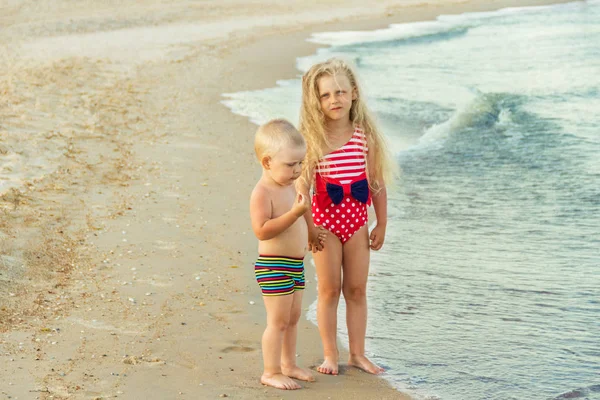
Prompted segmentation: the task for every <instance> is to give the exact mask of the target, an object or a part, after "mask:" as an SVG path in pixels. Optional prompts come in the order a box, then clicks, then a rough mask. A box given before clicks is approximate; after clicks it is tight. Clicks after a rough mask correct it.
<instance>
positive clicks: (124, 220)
mask: <svg viewBox="0 0 600 400" xmlns="http://www.w3.org/2000/svg"><path fill="white" fill-rule="evenodd" d="M392 3H394V2H388V3H386V6H389V7H392V8H388V9H385V10H384V11H381V10H377V11H371V14H370V15H366V16H361V17H357V16H356V14H357V13H358V12H359V11H360V10H361V9H360V8H358V4H359V3H357V2H355V3H352V4H349V5H346V6H345V7H347V8H346V9H345V11H344V12H339V18H342V20H338V21H334V22H331V21H329V22H328V21H325V19H326V18H323V17H321V20H319V17H317V16H315V17H313V19H312V20H310V18H308V17H304V18H305V19H306V20H307V21H308V22H303V24H304V25H305V26H304V27H301V26H299V24H297V23H296V25H292V26H285V25H279V26H271V25H268V24H266V23H265V24H263V25H260V24H259V25H258V26H256V25H254V26H250V27H249V28H246V29H242V30H241V31H235V30H234V31H231V32H225V33H224V36H219V35H217V36H215V37H210V38H207V39H198V40H197V41H194V42H192V43H183V44H180V45H179V47H177V48H176V49H174V50H170V52H169V53H168V54H169V57H167V58H165V59H158V60H153V61H152V62H145V63H142V64H140V65H138V66H136V67H135V68H131V70H133V71H135V72H134V75H135V76H134V77H133V78H131V80H130V84H131V85H134V87H137V88H139V93H136V96H135V99H131V101H130V104H128V105H127V108H128V109H130V108H131V107H135V106H136V105H140V104H142V105H144V109H145V110H147V111H146V113H147V114H152V116H149V115H144V118H147V119H148V121H151V122H148V124H150V123H152V124H153V125H151V126H149V127H148V130H147V131H142V130H141V129H140V128H139V127H137V125H135V122H132V123H131V124H132V126H134V128H132V129H134V130H135V129H137V130H136V131H135V132H136V133H135V135H133V136H131V137H126V138H124V137H118V138H117V137H116V136H115V137H113V139H114V142H111V143H110V145H107V144H106V140H104V139H102V138H101V137H97V138H95V139H94V140H95V141H92V140H90V139H86V138H82V139H81V141H80V142H76V144H80V145H79V146H75V147H76V150H78V151H79V152H80V153H76V152H74V153H75V154H79V155H77V157H79V158H81V159H84V160H85V162H86V163H87V164H93V162H96V161H97V162H103V160H104V161H106V160H105V158H104V157H105V154H112V153H109V152H114V151H115V150H114V148H117V149H120V152H118V153H117V155H118V157H117V158H119V159H118V160H115V161H114V171H113V170H110V171H108V170H107V171H93V172H92V173H93V174H95V175H94V176H96V175H98V177H99V178H101V179H98V180H92V181H91V183H90V184H89V186H87V187H86V190H81V191H78V190H75V189H74V187H75V186H73V185H74V184H79V185H81V181H82V180H83V179H81V180H79V181H77V182H79V183H77V182H73V180H66V178H64V177H61V176H58V175H53V177H52V178H46V181H43V182H45V183H47V184H48V185H46V186H52V187H53V190H54V191H53V192H50V191H48V190H47V189H44V190H41V189H40V185H38V186H35V187H32V188H31V193H30V194H29V196H31V197H34V198H35V199H36V201H34V202H32V201H30V204H31V212H32V213H33V212H37V213H39V210H37V209H36V207H38V208H39V207H42V210H45V208H44V207H46V206H45V204H47V203H48V202H51V201H53V200H54V199H58V200H60V201H65V197H61V196H66V195H67V194H68V195H70V196H71V198H73V196H75V198H76V199H78V200H80V202H81V203H82V204H83V205H82V206H81V210H80V209H79V208H71V209H69V210H68V211H70V212H71V215H70V216H69V215H68V214H69V212H67V213H66V215H65V216H63V217H62V218H63V220H70V219H71V220H73V221H74V223H73V226H84V227H85V228H86V229H85V230H84V231H85V232H84V234H82V236H81V237H78V238H77V239H78V240H80V242H79V244H78V243H74V244H73V245H72V246H73V249H75V248H76V247H75V246H79V247H77V249H78V254H81V255H82V256H81V258H77V260H80V259H83V258H85V259H86V260H87V261H86V262H83V261H82V262H81V265H76V262H75V261H76V260H74V263H73V265H76V266H74V267H73V268H75V269H73V270H70V271H66V272H65V276H64V279H63V283H61V285H51V286H44V285H39V284H36V285H34V287H33V289H32V290H31V291H32V292H35V291H36V290H37V291H44V292H47V293H46V294H45V299H42V300H39V298H38V300H39V301H40V302H41V303H40V304H41V305H44V306H41V307H38V308H37V311H36V313H33V314H32V315H29V316H28V315H24V316H23V318H22V322H19V323H18V324H15V325H14V326H13V327H12V329H10V330H8V331H6V332H1V333H0V353H1V354H3V357H4V358H1V359H2V360H3V361H6V362H5V363H4V364H5V366H4V367H2V369H0V374H2V375H3V376H10V377H11V382H9V383H11V385H9V386H7V387H1V388H0V389H1V391H0V394H5V395H7V396H8V395H9V394H10V395H11V396H13V397H15V396H19V397H20V398H28V397H27V396H31V393H32V392H38V393H39V398H44V399H46V398H54V399H59V398H65V399H66V398H105V397H117V396H118V397H121V398H130V397H129V396H132V394H133V393H135V394H136V396H137V395H140V396H145V397H148V398H157V399H162V398H198V396H204V397H202V398H218V397H219V396H220V395H227V396H228V397H233V398H240V399H246V398H248V399H255V398H280V396H281V395H282V392H281V391H278V390H276V389H271V388H264V387H262V386H261V385H260V384H259V383H258V377H259V376H260V365H261V357H260V335H261V334H262V330H263V329H264V327H263V324H264V323H263V321H264V310H263V309H262V308H263V307H262V305H261V298H260V292H259V290H258V289H257V287H256V285H255V282H254V277H253V276H252V271H251V268H249V265H251V263H253V261H254V258H255V253H256V241H255V240H254V237H253V236H252V231H251V229H250V228H249V218H248V216H247V204H246V203H247V201H246V199H247V196H248V194H249V193H250V190H251V189H252V187H253V184H254V181H255V179H256V178H257V177H258V175H259V172H260V171H259V168H258V166H257V165H256V163H255V161H254V155H253V152H252V145H251V142H252V137H253V134H254V131H255V129H256V126H255V125H254V124H252V123H251V122H250V121H249V120H248V119H247V118H246V117H242V116H239V115H235V114H233V113H232V112H231V111H230V110H229V108H227V107H226V106H225V105H223V104H222V103H221V102H222V100H224V98H223V96H222V94H223V93H232V92H237V91H243V90H257V89H261V88H268V87H272V86H274V85H275V83H276V81H277V80H280V79H288V78H294V77H297V76H298V74H299V72H298V71H297V70H296V59H297V58H298V57H301V56H305V55H310V54H313V53H314V52H315V51H316V49H318V48H320V47H323V46H322V45H319V44H316V43H311V42H307V41H306V39H307V38H308V37H309V36H310V33H312V32H323V31H338V30H370V29H377V28H383V27H387V26H388V25H389V24H391V23H401V22H414V21H424V20H428V19H432V18H435V17H436V16H438V15H441V14H449V13H463V12H474V11H489V10H496V9H498V8H504V7H511V6H515V5H517V3H519V2H518V1H514V0H505V1H491V2H483V1H467V2H462V3H460V4H447V5H432V4H429V5H422V6H401V5H398V4H392ZM484 3H485V4H484ZM555 3H564V1H542V0H531V1H529V2H528V4H531V5H542V4H555ZM518 5H519V6H523V5H522V4H518ZM286 6H287V5H286ZM353 6H354V7H355V8H352V7H353ZM215 7H217V6H215ZM293 7H295V8H296V9H297V10H303V8H304V7H303V5H302V4H295V5H294V6H290V9H289V10H287V11H285V9H284V11H282V13H283V15H287V16H288V17H289V16H290V15H291V16H292V17H293V9H292V8H293ZM342 7H344V6H342ZM382 8H385V7H383V6H382ZM219 10H220V9H219ZM219 12H222V11H219ZM254 12H256V13H257V14H260V13H261V12H262V10H261V9H260V7H257V8H256V9H255V11H254ZM377 12H379V13H380V14H377ZM403 12H406V14H405V15H400V13H403ZM286 13H288V14H286ZM230 16H231V15H230V14H223V15H221V18H225V19H227V18H230ZM178 18H179V19H180V20H183V19H184V17H182V16H179V17H178ZM186 18H188V19H192V17H186ZM173 19H174V20H175V21H177V18H175V17H173ZM216 20H218V18H217V19H216ZM0 21H1V20H0ZM215 24H217V23H215ZM250 25H251V24H250ZM92 28H93V27H92ZM92 28H90V29H91V30H93V29H92ZM86 29H87V27H86ZM248 30H250V31H249V32H248ZM273 49H277V51H276V52H274V51H273ZM162 50H164V49H162ZM86 65H87V64H86ZM76 66H77V65H76ZM94 73H95V74H96V72H94ZM84 77H85V75H84ZM82 85H83V86H82V88H83V89H84V90H85V89H86V88H88V90H89V88H91V86H89V85H90V84H89V83H88V84H87V85H88V86H86V83H83V84H82ZM119 87H121V86H119ZM124 87H125V86H124ZM140 107H141V106H140ZM51 112H52V110H50V111H49V113H48V115H47V117H48V118H51V116H50V113H51ZM274 117H275V116H274ZM117 122H118V124H117ZM292 122H294V123H296V121H292ZM122 123H123V122H122V121H121V120H119V119H117V117H115V127H116V128H115V129H121V127H122ZM73 140H75V139H73V138H71V144H72V142H73ZM78 140H79V139H78ZM96 147H97V148H96ZM97 152H100V153H101V154H97ZM225 159H227V160H229V161H230V162H228V163H224V162H223V160H225ZM111 163H112V161H111ZM111 165H112V164H111ZM123 165H126V168H125V167H123ZM250 166H252V167H250ZM80 168H81V167H80V166H76V165H71V170H72V171H79V170H80ZM81 170H82V171H83V169H81ZM90 170H93V168H92V169H90ZM115 173H117V175H115ZM106 176H110V177H115V178H114V179H112V180H107V179H105V178H106ZM66 184H68V186H67V185H66ZM80 187H81V186H80ZM65 192H66V194H65ZM13 200H14V199H13ZM15 202H16V203H15V204H17V203H18V200H16V201H15ZM25 203H26V202H25ZM40 204H42V206H40ZM7 209H8V208H7ZM15 209H17V207H16V206H15ZM86 214H88V215H89V214H92V217H93V218H92V220H89V219H88V220H87V224H86V223H83V222H82V220H83V221H85V218H86ZM25 217H26V216H24V217H23V218H25ZM242 221H244V222H242ZM45 223H46V222H45ZM47 223H48V224H50V222H47ZM81 243H83V244H81ZM232 243H234V244H235V245H234V246H232V245H231V244H232ZM65 251H66V250H65ZM69 253H70V252H69ZM65 254H66V253H64V254H63V253H61V255H63V256H65ZM50 261H52V262H55V261H56V259H51V260H50ZM306 264H307V265H308V264H311V263H310V262H307V263H306ZM311 265H312V264H311ZM241 271H243V272H241ZM313 276H314V269H312V266H311V267H309V268H308V270H307V291H306V294H305V300H304V301H305V303H304V305H305V307H303V308H304V312H306V309H307V307H308V304H310V303H312V302H313V301H314V300H315V299H316V291H315V286H314V278H313ZM55 279H56V277H55V276H53V277H52V278H51V281H52V282H54V280H55ZM34 294H35V293H29V295H31V296H33V295H34ZM21 296H24V297H21ZM15 299H16V300H19V299H23V301H25V300H24V299H25V295H24V294H22V293H21V292H17V293H16V296H15ZM28 301H29V300H28ZM31 301H32V300H31ZM250 302H254V304H250ZM65 303H66V304H67V305H65V307H64V308H60V306H59V305H57V304H65ZM55 306H56V308H54V307H55ZM51 307H52V308H51ZM51 309H52V311H50V310H51ZM0 315H1V314H0ZM304 315H306V314H304ZM318 343H320V340H319V337H318V331H317V329H316V326H315V325H313V323H312V322H310V321H308V320H307V319H306V318H302V319H301V324H300V326H299V346H298V353H299V364H300V365H305V366H309V365H310V366H312V365H315V364H316V363H318V361H319V359H320V346H318V345H315V344H318ZM345 355H346V353H345V351H343V355H342V357H341V360H344V358H345ZM9 360H10V362H9ZM342 364H345V363H342ZM5 374H6V375H5ZM315 374H316V377H317V380H318V382H317V383H315V384H309V385H304V386H306V389H305V390H300V391H294V392H290V393H285V396H286V398H293V399H295V398H298V399H302V398H309V397H314V396H315V395H318V396H320V397H323V396H325V397H330V398H344V399H346V398H347V399H363V398H366V397H365V396H372V397H373V398H381V399H398V398H401V399H402V398H405V399H408V398H409V397H408V396H406V395H404V394H401V393H400V392H398V391H396V390H395V389H393V388H391V386H390V385H389V383H387V381H385V380H383V379H378V378H377V377H373V376H370V375H367V374H364V373H362V372H360V371H357V370H354V369H346V370H345V371H343V375H340V376H338V377H330V376H323V375H320V374H318V373H315Z"/></svg>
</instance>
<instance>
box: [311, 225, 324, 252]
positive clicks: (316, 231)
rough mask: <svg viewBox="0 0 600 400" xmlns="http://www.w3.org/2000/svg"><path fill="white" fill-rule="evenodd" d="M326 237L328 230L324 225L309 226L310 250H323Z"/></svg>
mask: <svg viewBox="0 0 600 400" xmlns="http://www.w3.org/2000/svg"><path fill="white" fill-rule="evenodd" d="M326 238H327V230H326V229H325V228H323V227H322V226H315V227H314V228H308V251H312V252H313V253H316V252H317V251H321V250H323V247H325V239H326Z"/></svg>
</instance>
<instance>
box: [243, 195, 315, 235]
mask: <svg viewBox="0 0 600 400" xmlns="http://www.w3.org/2000/svg"><path fill="white" fill-rule="evenodd" d="M305 202H306V200H305V199H304V198H303V197H302V198H298V199H296V203H295V204H294V207H292V209H291V210H290V211H288V212H286V213H285V214H283V215H280V216H279V217H277V218H273V219H271V215H272V212H273V207H272V205H271V199H270V197H269V195H268V193H267V192H266V191H265V190H261V189H260V188H257V189H255V190H254V191H253V192H252V195H251V196H250V219H251V220H252V230H253V231H254V234H255V235H256V237H257V238H258V240H269V239H273V238H274V237H275V236H277V235H279V234H280V233H282V232H283V231H285V230H286V229H288V228H289V227H290V226H292V224H293V223H294V222H296V220H297V219H298V218H299V217H301V216H302V214H304V211H305V210H306V207H307V205H305V204H303V203H305ZM299 203H300V204H299Z"/></svg>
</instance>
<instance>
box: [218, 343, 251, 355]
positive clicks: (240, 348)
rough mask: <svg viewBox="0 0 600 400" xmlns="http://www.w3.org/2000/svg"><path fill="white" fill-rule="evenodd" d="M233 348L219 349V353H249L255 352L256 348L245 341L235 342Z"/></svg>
mask: <svg viewBox="0 0 600 400" xmlns="http://www.w3.org/2000/svg"><path fill="white" fill-rule="evenodd" d="M233 344H234V345H233V346H227V347H225V348H224V349H221V353H232V352H234V353H250V352H251V351H256V350H257V348H256V347H252V345H253V343H252V342H250V341H246V340H236V341H234V342H233Z"/></svg>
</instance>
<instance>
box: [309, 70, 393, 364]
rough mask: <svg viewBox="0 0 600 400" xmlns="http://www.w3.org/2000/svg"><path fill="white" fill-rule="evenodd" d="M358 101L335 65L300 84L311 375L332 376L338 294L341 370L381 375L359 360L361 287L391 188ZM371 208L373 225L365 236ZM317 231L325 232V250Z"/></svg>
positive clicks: (387, 166) (363, 310)
mask: <svg viewBox="0 0 600 400" xmlns="http://www.w3.org/2000/svg"><path fill="white" fill-rule="evenodd" d="M361 95H362V94H361V92H360V89H359V86H358V83H357V80H356V77H355V74H354V72H353V71H352V69H351V68H350V67H349V66H348V65H347V64H346V63H345V62H343V61H341V60H338V59H331V60H328V61H326V62H324V63H320V64H316V65H314V66H313V67H312V68H311V69H310V70H309V71H308V72H307V73H306V74H304V76H303V77H302V108H301V110H300V132H301V133H302V135H303V136H304V139H305V140H306V144H307V156H306V162H305V168H304V171H303V180H302V183H301V184H300V185H299V189H300V190H301V191H302V192H303V193H304V194H305V195H308V191H309V189H310V188H311V187H312V188H313V193H314V194H313V197H312V210H309V211H307V213H306V214H305V218H306V220H307V223H308V227H309V248H311V249H312V250H313V259H314V260H315V264H316V270H317V278H318V281H319V282H318V302H317V322H318V325H319V332H320V334H321V340H322V342H323V351H324V361H323V364H321V366H319V367H318V368H317V370H318V371H319V372H321V373H323V374H332V375H337V374H338V358H339V353H338V349H337V340H336V331H337V307H338V302H339V298H340V292H342V293H343V294H344V299H345V301H346V310H347V311H346V320H347V325H348V337H349V342H350V359H349V361H348V364H349V365H351V366H354V367H358V368H360V369H362V370H364V371H366V372H370V373H372V374H379V373H381V372H383V369H382V368H381V367H379V366H377V365H375V364H373V363H372V362H371V361H370V360H369V359H367V358H366V357H365V333H366V325H367V297H366V287H367V276H368V273H369V251H370V249H372V250H379V249H380V248H381V246H382V245H383V242H384V239H385V229H386V223H387V194H386V188H385V184H386V183H389V182H390V181H391V178H392V177H393V171H394V167H393V165H392V163H391V159H390V157H389V155H388V153H387V151H386V145H385V143H384V139H383V136H382V134H381V132H380V131H379V130H378V129H377V127H376V126H375V124H374V122H373V118H372V117H371V115H370V113H369V111H368V110H367V107H366V105H365V103H364V99H362V97H361ZM371 202H372V203H373V207H374V209H375V214H376V217H377V225H376V227H375V228H374V229H373V231H372V232H371V235H370V236H369V232H368V225H367V206H368V205H370V204H371ZM318 227H323V228H325V229H326V230H327V238H326V243H327V244H326V246H324V247H322V246H321V245H320V243H319V238H318V234H319V228H318ZM318 250H321V251H318ZM342 275H343V279H342Z"/></svg>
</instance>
